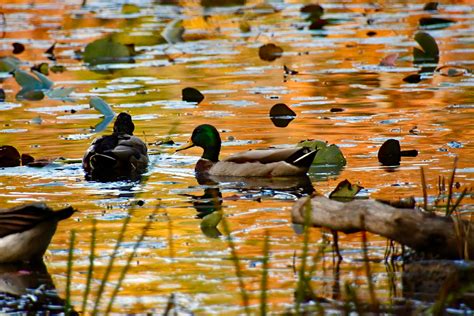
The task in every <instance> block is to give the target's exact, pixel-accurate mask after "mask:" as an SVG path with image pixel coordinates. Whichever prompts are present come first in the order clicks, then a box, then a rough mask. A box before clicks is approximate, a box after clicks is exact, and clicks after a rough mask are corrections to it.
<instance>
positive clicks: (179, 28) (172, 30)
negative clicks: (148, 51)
mask: <svg viewBox="0 0 474 316" xmlns="http://www.w3.org/2000/svg"><path fill="white" fill-rule="evenodd" d="M183 34H184V27H183V20H181V19H175V20H172V21H170V22H169V23H168V24H167V25H166V27H165V29H164V30H163V31H162V32H161V36H162V37H163V38H164V39H165V40H166V42H168V44H176V43H180V42H183V41H184V39H183Z"/></svg>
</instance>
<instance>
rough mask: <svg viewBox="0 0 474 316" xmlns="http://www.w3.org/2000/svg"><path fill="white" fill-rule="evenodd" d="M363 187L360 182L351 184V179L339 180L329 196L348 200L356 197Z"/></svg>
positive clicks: (334, 198) (339, 199)
mask: <svg viewBox="0 0 474 316" xmlns="http://www.w3.org/2000/svg"><path fill="white" fill-rule="evenodd" d="M361 189H363V187H362V186H360V185H358V184H351V183H350V182H349V180H347V179H346V180H344V181H341V182H339V184H338V185H337V187H336V188H335V189H334V190H333V191H332V192H331V194H329V198H330V199H333V200H338V201H343V202H348V201H351V200H353V199H354V198H355V196H356V195H357V193H359V191H360V190H361Z"/></svg>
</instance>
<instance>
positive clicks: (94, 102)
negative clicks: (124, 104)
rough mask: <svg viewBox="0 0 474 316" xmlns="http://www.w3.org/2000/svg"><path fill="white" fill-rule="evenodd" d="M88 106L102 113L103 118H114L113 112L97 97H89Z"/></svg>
mask: <svg viewBox="0 0 474 316" xmlns="http://www.w3.org/2000/svg"><path fill="white" fill-rule="evenodd" d="M89 105H90V106H91V107H93V108H94V109H96V110H97V111H99V112H100V113H102V114H103V115H104V116H105V117H114V116H115V112H114V110H112V108H111V107H110V105H108V104H107V102H105V101H104V100H102V99H101V98H99V97H91V99H90V101H89Z"/></svg>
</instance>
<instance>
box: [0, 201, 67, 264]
mask: <svg viewBox="0 0 474 316" xmlns="http://www.w3.org/2000/svg"><path fill="white" fill-rule="evenodd" d="M74 212H75V210H74V209H73V208H72V207H66V208H64V209H62V210H59V211H53V210H52V209H50V208H49V207H48V206H46V204H44V203H35V204H28V205H24V206H18V207H14V208H10V209H0V263H8V262H20V261H38V260H41V259H42V257H43V254H44V253H45V251H46V249H47V248H48V245H49V243H50V242H51V238H52V237H53V235H54V233H55V232H56V227H57V225H58V222H59V221H61V220H63V219H66V218H69V217H70V216H71V215H72V214H73V213H74Z"/></svg>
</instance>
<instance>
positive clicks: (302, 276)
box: [295, 199, 312, 315]
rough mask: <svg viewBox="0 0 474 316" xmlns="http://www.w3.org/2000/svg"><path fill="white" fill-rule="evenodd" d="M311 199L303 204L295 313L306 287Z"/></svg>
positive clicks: (297, 310) (297, 311)
mask: <svg viewBox="0 0 474 316" xmlns="http://www.w3.org/2000/svg"><path fill="white" fill-rule="evenodd" d="M311 211H312V208H311V199H308V200H307V201H306V203H305V206H304V212H305V213H304V234H303V250H302V254H301V266H300V269H299V271H298V283H297V286H296V302H295V309H296V314H297V315H299V314H300V307H301V303H302V302H303V299H304V293H305V289H306V283H307V280H306V258H307V256H308V245H309V229H310V226H309V224H310V220H311Z"/></svg>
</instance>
